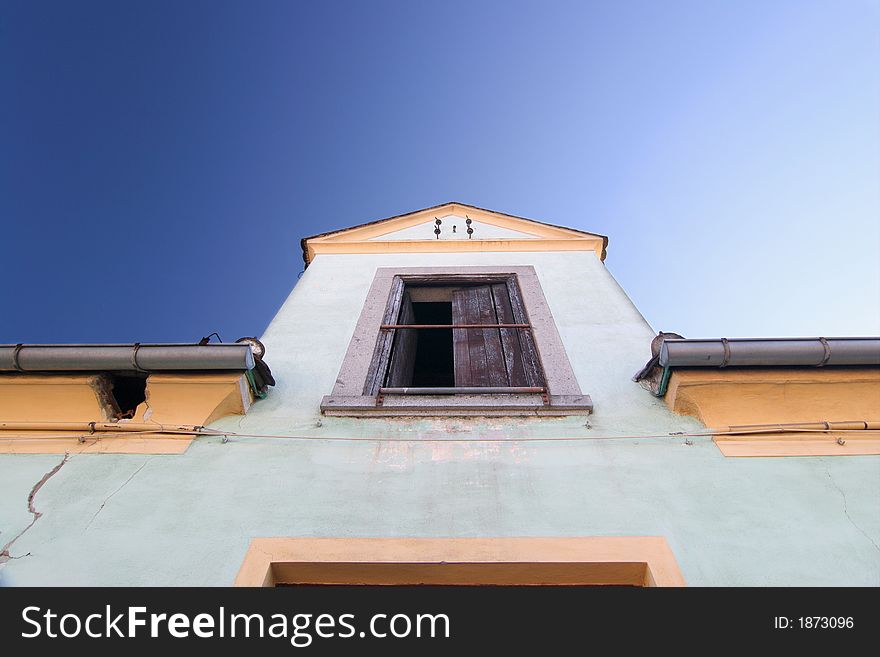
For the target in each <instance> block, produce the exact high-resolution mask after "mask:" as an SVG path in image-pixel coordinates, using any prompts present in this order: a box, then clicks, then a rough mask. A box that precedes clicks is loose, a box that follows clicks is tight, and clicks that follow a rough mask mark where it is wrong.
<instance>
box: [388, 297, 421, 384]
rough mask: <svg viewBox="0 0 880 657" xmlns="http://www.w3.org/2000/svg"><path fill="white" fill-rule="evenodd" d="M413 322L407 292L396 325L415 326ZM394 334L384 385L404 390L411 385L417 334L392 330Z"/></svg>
mask: <svg viewBox="0 0 880 657" xmlns="http://www.w3.org/2000/svg"><path fill="white" fill-rule="evenodd" d="M415 320H416V316H415V312H414V311H413V305H412V299H410V296H409V292H404V294H403V299H401V302H400V316H399V318H398V320H397V323H398V324H415ZM394 333H395V336H394V348H393V349H392V352H391V363H390V365H389V366H388V379H387V384H386V385H388V386H389V387H392V388H405V387H407V386H411V385H412V381H413V371H414V369H415V360H416V347H417V346H418V342H419V332H418V331H417V330H416V329H394Z"/></svg>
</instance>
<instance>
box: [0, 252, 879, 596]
mask: <svg viewBox="0 0 880 657" xmlns="http://www.w3.org/2000/svg"><path fill="white" fill-rule="evenodd" d="M491 264H509V265H514V264H516V265H524V264H531V265H534V266H535V268H536V270H537V272H538V275H539V278H540V281H541V285H542V286H543V288H544V294H545V295H546V297H547V300H548V303H549V305H550V308H551V311H552V312H553V315H554V317H555V319H556V322H557V326H558V328H559V332H560V334H561V335H562V338H563V341H564V343H565V346H566V350H567V351H568V355H569V358H570V360H571V364H572V367H573V368H574V371H575V373H576V374H577V377H578V380H579V382H580V385H581V388H582V389H583V391H584V392H585V393H588V394H590V395H591V396H592V398H593V402H594V405H595V414H594V415H593V416H591V417H589V418H583V417H578V418H570V419H567V418H563V419H539V418H522V419H516V418H506V419H505V418H498V419H486V420H427V419H407V420H403V419H401V420H388V419H370V420H355V419H346V418H326V417H322V416H320V414H319V411H318V404H319V402H320V399H321V397H322V396H323V395H325V394H327V393H329V391H330V389H331V388H332V387H333V381H334V379H335V377H336V374H337V372H338V369H339V366H340V364H341V362H342V356H343V354H344V352H345V349H346V347H347V346H348V341H349V339H350V337H351V334H352V331H353V329H354V326H355V323H356V321H357V318H358V314H359V312H360V307H361V305H362V303H363V300H364V298H365V296H366V294H367V290H368V289H369V286H370V284H371V282H372V278H373V273H374V272H375V269H376V267H377V266H394V265H399V266H447V265H448V266H454V265H491ZM652 335H653V332H652V331H651V329H650V328H649V327H648V326H647V324H646V323H645V322H644V320H643V319H642V318H641V316H640V315H639V313H638V311H637V310H636V309H635V308H634V307H633V306H632V304H631V303H630V302H629V300H628V299H627V298H626V295H625V294H624V293H623V291H622V290H621V289H620V288H619V287H618V286H617V284H616V283H615V282H614V280H613V279H612V278H611V276H610V275H609V274H608V272H607V270H606V269H605V267H604V265H602V264H601V263H600V262H599V261H598V260H597V259H596V257H595V255H594V254H592V253H555V254H525V253H523V254H517V253H506V254H478V253H473V254H442V255H441V254H433V255H429V254H413V255H390V256H389V255H382V256H379V255H376V256H359V255H338V256H328V255H322V256H319V257H318V258H317V259H316V260H315V262H314V263H313V264H312V266H310V267H309V269H308V270H307V271H306V273H305V274H304V275H303V277H302V279H301V280H300V282H299V284H298V285H297V286H296V288H295V290H294V291H293V293H292V294H291V295H290V297H289V298H288V300H287V301H286V302H285V304H284V306H283V307H282V308H281V310H280V311H279V313H278V315H277V317H276V318H275V320H274V321H273V322H272V324H271V325H270V327H269V328H268V329H267V331H266V334H265V336H263V338H264V342H265V343H266V347H267V362H268V363H269V364H270V365H271V367H272V369H273V372H274V373H275V375H276V379H277V380H278V386H277V387H276V388H275V389H273V390H272V391H271V393H270V395H269V397H268V399H266V400H263V401H260V402H258V403H256V404H255V405H254V407H253V408H252V409H251V411H250V413H249V414H248V415H247V416H246V417H245V418H238V417H237V418H228V419H226V420H224V421H221V422H219V423H217V424H216V425H215V426H217V427H222V428H225V429H227V430H230V431H238V432H247V433H260V434H265V433H270V434H289V435H297V436H303V437H306V438H308V439H307V440H291V439H284V438H231V439H230V440H229V442H227V443H225V444H224V443H222V442H221V440H220V439H217V438H202V439H199V440H197V441H196V442H195V443H193V445H192V446H191V447H190V449H189V451H188V452H187V453H186V454H183V455H179V456H121V455H81V456H75V457H73V458H72V459H71V460H70V461H69V462H68V463H67V464H66V465H65V466H64V467H63V468H62V469H61V470H60V471H59V472H58V474H57V475H55V476H54V477H53V478H52V479H51V480H50V481H49V482H48V483H47V484H46V485H45V486H44V487H43V488H42V489H41V490H40V492H39V494H38V495H37V498H36V507H37V509H38V510H39V511H41V512H42V513H43V517H42V518H40V520H39V521H38V522H37V523H36V524H35V525H34V527H33V528H31V529H30V530H29V531H28V532H27V533H26V534H24V536H23V538H22V539H21V540H19V541H18V542H17V543H16V544H15V546H14V549H13V555H22V554H25V553H28V552H29V553H30V556H27V557H24V558H20V559H15V560H13V561H10V562H8V563H7V564H6V565H5V566H2V567H0V583H4V584H89V585H104V584H106V585H122V584H159V585H172V584H216V585H225V584H229V583H231V581H232V579H233V577H234V576H235V573H236V571H237V569H238V567H239V565H240V563H241V560H242V558H243V556H244V553H245V550H246V548H247V544H248V541H249V540H250V538H252V537H255V536H333V537H348V536H538V535H545V536H594V535H662V536H665V537H666V538H667V539H668V541H669V543H670V545H671V546H672V549H673V551H674V552H675V554H676V557H677V558H678V561H679V564H680V566H681V568H682V571H683V573H684V576H685V578H686V579H687V581H688V582H689V583H690V584H691V585H765V584H780V585H829V584H841V585H849V584H858V585H878V584H880V550H878V547H877V546H878V544H880V457H836V458H834V457H828V458H820V457H811V458H749V459H731V458H724V457H723V456H721V454H720V453H719V452H718V450H717V449H716V447H715V446H714V444H712V443H711V441H709V440H708V439H695V440H694V443H693V444H692V445H686V444H685V442H684V440H683V439H682V438H672V437H670V438H650V439H637V438H635V439H634V438H619V439H609V438H604V437H605V436H612V435H630V434H643V433H658V432H661V433H665V432H670V431H685V430H688V429H694V428H697V427H698V425H697V424H696V422H694V421H693V420H691V419H689V418H682V417H677V416H674V415H673V414H671V413H670V412H669V411H668V410H667V408H666V406H665V404H663V403H662V401H659V400H656V399H654V398H653V397H652V396H651V395H650V394H649V393H647V392H645V391H644V390H642V389H641V388H640V387H639V386H638V385H636V384H634V383H632V382H631V381H630V376H631V375H632V374H633V372H634V371H635V370H637V369H638V368H639V367H640V366H641V365H642V364H644V361H645V360H646V359H647V357H648V345H649V342H650V339H651V337H652ZM587 421H588V423H589V425H590V426H589V427H586V426H584V425H585V423H587ZM319 423H320V426H318V424H319ZM560 436H564V437H583V438H585V440H580V441H570V442H559V443H547V442H531V443H529V442H511V443H486V442H481V440H480V439H481V438H485V437H496V438H497V437H505V438H528V437H560ZM332 438H383V439H384V440H382V441H367V442H352V441H334V440H331V439H332ZM401 438H405V439H420V440H426V439H428V438H430V439H432V440H431V441H430V442H424V443H417V442H404V441H401V440H400V439H401ZM450 439H454V441H450ZM463 439H465V440H464V441H462V440H463ZM444 441H445V442H444ZM60 460H61V458H60V457H59V456H9V455H2V456H0V491H2V495H0V531H2V533H0V544H2V543H5V542H6V541H7V540H9V538H10V537H11V536H13V535H15V534H16V533H18V532H19V531H21V529H22V528H23V527H24V526H26V525H27V523H28V522H29V521H30V514H28V513H27V511H26V503H27V494H28V491H29V490H30V488H31V486H33V484H34V483H35V482H37V481H38V480H39V479H40V477H41V476H42V475H43V474H44V473H45V472H47V471H48V470H50V469H51V468H52V467H53V466H54V465H55V464H56V463H58V462H59V461H60ZM144 464H146V465H144ZM141 466H143V469H140V470H139V468H141ZM138 470H139V471H138ZM135 472H137V474H134V473H135ZM133 474H134V476H133V477H132V475H133ZM130 477H131V479H130V480H129V478H130ZM126 482H127V483H126ZM102 504H104V506H103V508H102ZM99 511H100V512H99ZM96 513H97V516H96V515H95V514H96Z"/></svg>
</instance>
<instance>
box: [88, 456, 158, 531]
mask: <svg viewBox="0 0 880 657" xmlns="http://www.w3.org/2000/svg"><path fill="white" fill-rule="evenodd" d="M152 460H153V459H147V460H146V461H144V462H143V463H142V464H141V467H139V468H138V469H137V470H135V471H134V472H132V473H131V474H130V475H129V477H128V479H126V480H125V481H123V482H122V485H121V486H120V487H119V488H117V489H116V490H114V491H113V492H112V493H110V494H109V495H108V496H107V497H105V498H104V501H103V502H101V506H99V507H98V510H97V511H95V515H93V516H92V518H91V520H89V522H88V523H87V524H86V526H85V528H84V529H83V532H85V531H86V530H87V529H88V528H89V527H91V525H92V523H93V522H94V521H95V518H97V517H98V514H99V513H101V511H103V510H104V507H105V506H106V505H107V502H109V501H110V498H111V497H113V496H114V495H116V493H118V492H119V491H121V490H122V489H123V488H125V487H126V486H128V484H129V482H130V481H131V480H132V479H134V478H135V476H136V475H137V474H138V473H139V472H140V471H141V470H143V469H144V468H145V467H147V463H149V462H150V461H152Z"/></svg>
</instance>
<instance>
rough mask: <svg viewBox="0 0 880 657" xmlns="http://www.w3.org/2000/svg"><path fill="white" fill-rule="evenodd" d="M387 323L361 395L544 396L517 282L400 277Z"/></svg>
mask: <svg viewBox="0 0 880 657" xmlns="http://www.w3.org/2000/svg"><path fill="white" fill-rule="evenodd" d="M385 320H387V321H386V323H383V324H382V325H381V326H380V330H381V331H382V333H381V334H380V336H379V339H378V341H377V344H376V350H375V353H374V357H373V363H372V367H371V376H369V377H368V379H367V382H366V385H365V387H364V394H367V395H375V394H455V393H463V392H474V393H477V394H479V393H486V394H513V393H538V394H542V393H544V392H545V386H544V374H543V371H542V369H541V363H540V360H539V359H538V354H537V350H536V349H535V342H534V338H533V337H532V334H531V330H532V327H531V324H529V322H528V315H527V314H526V312H525V309H524V307H523V304H522V300H521V293H520V291H519V288H518V286H517V282H516V277H515V276H481V277H474V276H454V275H452V276H449V275H447V276H437V277H429V278H422V277H404V276H400V277H397V279H396V281H395V284H394V285H393V286H392V293H391V298H390V299H389V303H388V307H387V309H386V313H385ZM482 326H487V327H491V328H480V327H482ZM410 327H412V328H410Z"/></svg>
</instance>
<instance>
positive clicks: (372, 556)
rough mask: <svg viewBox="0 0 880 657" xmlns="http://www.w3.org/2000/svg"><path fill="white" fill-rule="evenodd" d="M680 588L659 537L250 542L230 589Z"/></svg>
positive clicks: (676, 568)
mask: <svg viewBox="0 0 880 657" xmlns="http://www.w3.org/2000/svg"><path fill="white" fill-rule="evenodd" d="M291 584H293V585H295V584H306V585H320V584H329V585H339V584H343V585H349V586H351V585H358V584H367V585H394V586H412V585H424V584H428V585H433V586H437V585H447V586H456V585H457V586H485V585H491V586H523V585H532V586H540V585H545V586H547V585H549V586H560V585H576V586H590V585H623V586H646V587H648V586H650V587H654V586H686V585H687V584H686V583H685V580H684V577H683V576H682V574H681V570H680V569H679V566H678V562H677V561H676V559H675V555H674V554H673V552H672V549H671V548H670V547H669V544H668V543H667V541H666V539H665V538H663V537H660V536H584V537H556V538H406V539H399V538H255V539H253V540H252V541H251V544H250V547H249V549H248V551H247V554H246V555H245V558H244V562H243V563H242V565H241V568H240V569H239V571H238V576H237V577H236V578H235V586H279V585H291Z"/></svg>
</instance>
